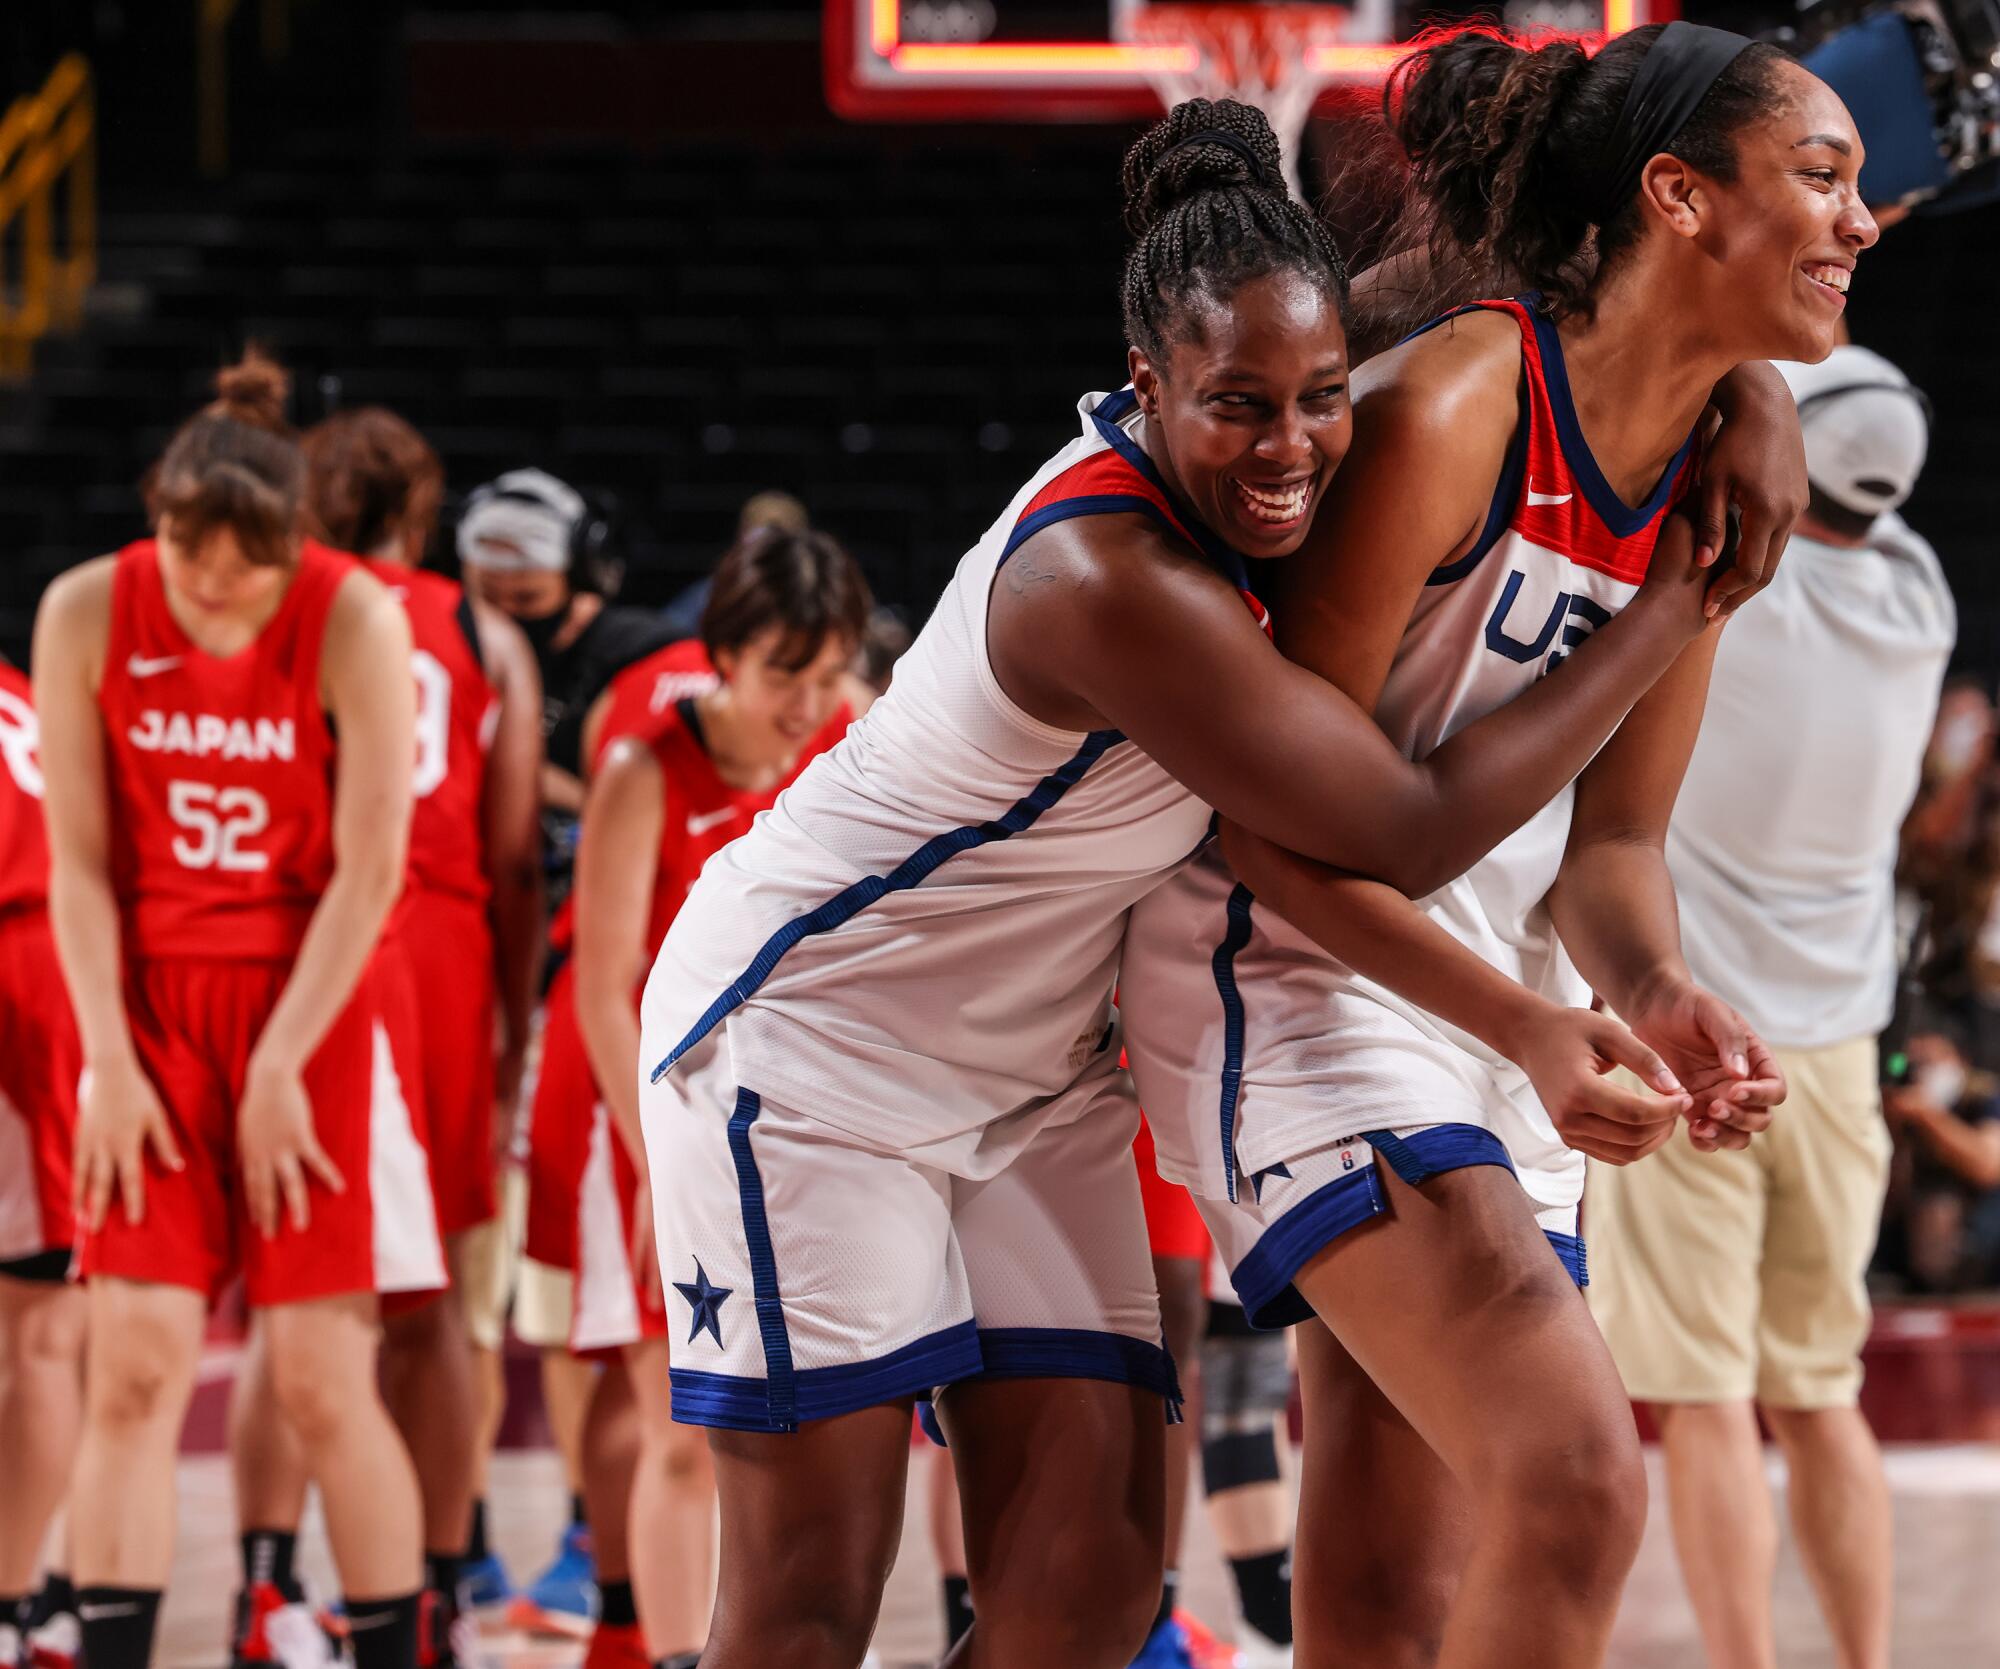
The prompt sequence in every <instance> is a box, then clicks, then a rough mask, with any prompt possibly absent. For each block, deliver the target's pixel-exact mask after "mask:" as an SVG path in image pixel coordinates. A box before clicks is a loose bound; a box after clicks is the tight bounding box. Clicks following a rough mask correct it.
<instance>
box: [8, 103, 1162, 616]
mask: <svg viewBox="0 0 2000 1669" xmlns="http://www.w3.org/2000/svg"><path fill="white" fill-rule="evenodd" d="M1121 137H1122V136H1121V135H1120V134H1118V133H1116V132H1113V131H1108V130H1101V129H1092V130H1070V129H1055V130H1017V131H1015V132H1013V133H1010V134H1009V135H1007V136H1006V145H1007V150H1006V152H1005V155H1004V161H1002V162H1000V163H998V164H996V159H995V156H994V154H993V151H992V149H991V147H990V145H981V144H975V143H973V142H971V141H970V140H967V139H963V138H960V139H955V140H953V141H951V142H950V143H938V142H937V136H936V135H932V134H926V133H912V134H909V135H905V136H903V137H902V138H901V140H900V141H899V142H898V143H896V144H894V145H892V146H888V147H885V146H883V145H882V144H881V143H880V142H879V136H875V135H867V134H862V135H857V136H855V137H852V138H849V137H846V136H842V135H833V136H829V137H824V138H814V139H813V140H811V141H810V142H809V143H808V142H805V141H798V140H788V141H785V142H783V143H782V145H781V146H780V147H778V148H763V149H754V148H750V147H747V146H741V147H732V146H730V145H726V144H722V143H719V142H715V141H709V142H704V143H700V144H691V145H687V146H684V147H680V148H675V149H672V150H668V151H664V152H661V153H659V154H654V155H647V156H635V155H633V154H632V153H630V152H629V151H618V152H611V151H589V150H579V151H575V152H571V153H568V154H565V155H563V156H562V157H561V158H560V159H559V160H548V159H546V158H542V159H538V160H537V161H535V162H534V163H533V164H532V165H527V166H524V165H523V164H522V162H521V161H520V159H519V158H518V157H511V156H508V155H505V154H503V153H500V152H498V151H495V150H491V149H476V148H441V147H437V146H424V147H415V148H411V149H407V150H403V151H400V152H397V153H393V154H368V153H357V148H356V145H355V142H354V141H352V140H348V139H333V138H327V137H317V136H314V135H312V134H306V135H303V136H299V137H296V138H294V139H293V140H291V141H289V142H288V143H287V145H286V148H285V152H284V154H283V156H282V158H274V159H270V160H267V161H265V162H263V163H261V164H258V165H252V166H247V167H245V168H243V169H241V170H240V171H239V173H238V174H237V176H236V177H235V178H234V179H233V180H232V181H231V182H229V184H228V185H227V186H226V187H225V188H224V189H223V190H222V191H221V192H219V193H218V192H216V191H214V190H210V191H208V192H206V193H205V194H204V195H203V197H202V198H201V201H202V203H203V207H202V208H201V209H200V210H199V212H195V211H193V210H192V209H189V208H185V207H182V206H180V205H179V204H177V203H176V202H174V201H173V200H172V195H173V194H171V193H167V194H164V195H163V194H162V193H160V192H157V191H150V190H149V191H148V192H146V193H145V195H144V196H143V198H141V197H140V196H138V195H137V194H133V195H125V196H121V195H120V194H118V193H117V192H116V191H114V192H113V194H112V196H111V200H110V202H109V203H108V205H107V210H106V213H105V214H104V217H103V224H102V235H103V244H104V257H103V276H104V280H105V288H104V290H103V292H102V299H101V303H100V305H99V306H98V307H97V308H95V309H94V316H93V320H92V323H91V325H90V327H89V328H88V329H87V330H86V332H85V333H84V334H83V335H82V336H81V337H78V338H72V339H69V340H51V341H50V342H48V343H46V344H45V345H44V348H43V351H42V356H41V364H40V367H39V369H38V371H37V375H36V377H35V380H34V382H33V384H32V385H31V387H30V388H29V390H28V391H27V392H26V393H24V394H17V395H15V396H12V397H11V404H9V405H7V406H6V407H4V408H0V456H3V455H4V454H5V453H8V452H12V453H14V454H15V455H16V456H17V457H18V458H20V459H22V460H23V461H24V462H25V461H27V460H32V463H33V467H32V469H28V468H22V469H19V470H15V469H0V548H5V549H7V550H8V551H9V552H10V553H13V554H14V556H15V560H16V562H17V563H18V564H20V566H19V567H17V568H16V583H13V584H10V585H9V587H8V588H7V597H8V601H9V603H10V604H11V603H12V602H13V600H14V599H15V598H20V599H22V605H21V607H20V608H11V607H10V608H9V610H8V611H7V612H5V613H4V614H0V647H4V648H11V649H12V650H13V651H15V652H18V651H19V650H20V649H22V648H23V647H25V639H26V635H27V630H28V625H29V622H28V619H27V618H26V615H25V612H24V610H25V607H26V606H27V603H28V601H29V600H31V599H32V598H33V597H34V595H35V594H36V592H37V591H38V590H39V589H40V586H41V584H42V583H43V582H44V581H45V579H46V578H47V577H48V575H49V574H52V573H54V572H56V571H58V570H59V569H61V568H63V567H66V566H68V565H69V564H71V563H73V562H75V561H77V560H79V559H80V558H82V557H85V556H88V555H91V554H94V553H96V552H99V551H103V550H107V549H110V548H113V547H114V546H115V545H117V544H119V543H120V542H122V541H123V540H125V539H127V538H130V537H132V536H133V535H134V533H135V532H136V530H137V529H138V526H139V505H138V498H137V494H136V490H135V486H134V483H135V482H136V480H137V477H138V476H139V474H140V473H141V471H142V470H143V468H144V467H145V465H146V463H147V462H148V461H149V460H150V459H151V458H152V457H153V456H154V455H155V453H156V451H157V448H158V446H159V445H160V443H161V442H162V441H163V440H164V439H165V436H166V434H167V430H168V426H169V425H170V424H171V423H172V421H174V420H175V419H176V418H177V417H179V416H180V415H182V414H184V413H185V411H186V410H187V409H188V407H189V405H190V403H191V402H193V401H195V400H197V399H198V398H199V396H200V395H201V393H202V391H203V388H204V386H205V379H206V378H207V377H208V375H209V374H210V373H211V372H212V371H213V369H214V367H215V366H216V365H217V364H218V363H220V362H221V360H222V358H223V356H224V355H225V354H227V353H229V352H231V351H232V350H233V349H234V348H235V347H236V345H237V344H238V343H239V341H240V340H241V339H242V338H243V337H244V336H245V335H250V336H255V337H257V338H260V339H261V340H263V341H264V342H265V343H267V344H268V345H269V346H270V347H271V348H272V349H273V350H274V351H275V352H276V353H277V354H278V355H279V356H280V357H281V358H283V359H284V360H286V361H287V362H288V363H290V364H291V365H292V366H293V368H294V369H295V371H296V372H297V373H298V400H297V404H298V417H299V420H300V421H302V422H309V421H311V420H312V419H314V418H315V417H317V416H319V415H321V413H322V412H323V411H324V410H325V409H326V408H327V404H328V399H329V397H330V396H332V395H333V393H334V390H335V389H336V387H337V398H338V399H340V400H341V401H344V402H347V403H357V402H364V401H380V402H383V403H386V404H389V405H392V406H395V407H396V408H398V409H399V410H401V411H402V412H404V413H405V414H406V415H407V416H409V417H410V418H411V419H412V420H413V421H415V422H416V423H418V424H419V425H420V426H422V427H423V428H425V429H426V430H427V431H428V432H429V433H430V434H431V435H432V437H433V438H434V440H435V441H436V443H437V444H438V446H439V448H440V449H441V451H442V452H443V454H444V456H445V460H446V464H447V468H448V470H449V472H450V479H451V482H452V484H453V485H454V486H456V487H458V488H461V489H462V488H465V487H469V486H471V485H473V484H474V483H476V482H478V481H479V480H482V479H484V478H486V477H488V476H490V475H492V474H494V473H496V472H498V471H500V470H502V469H506V468H510V467H514V466H517V465H520V464H524V463H529V462H533V463H537V464H540V465H543V466H545V467H547V468H550V469H553V470H556V471H558V472H559V473H562V474H565V475H568V476H570V477H571V478H572V479H574V480H576V481H578V482H579V483H582V484H586V485H588V486H590V487H593V488H596V489H600V490H603V491H607V492H609V493H611V494H612V495H614V496H615V499H616V502H617V503H618V505H619V507H620V509H621V511H622V514H623V519H624V521H625V523H626V524H627V528H628V533H627V546H628V554H629V556H630V560H631V569H632V576H631V581H630V584H629V590H630V592H631V594H633V595H634V596H636V597H638V598H640V599H642V600H664V599H665V598H666V597H668V596H670V595H671V594H672V593H673V592H674V591H675V590H676V589H678V587H679V585H680V584H682V583H684V582H685V581H687V580H691V579H693V578H694V577H696V576H697V575H698V574H699V573H701V572H704V571H705V570H706V569H707V567H708V566H709V565H710V564H711V563H712V561H713V560H714V557H715V555H716V553H717V552H718V551H719V550H720V549H721V547H722V545H723V544H725V543H726V542H727V539H728V537H729V535H730V532H731V530H732V528H733V525H734V517H735V512H736V509H737V506H738V505H739V504H740V503H741V502H742V500H743V499H744V498H745V497H747V496H748V495H749V494H751V493H753V492H756V491H758V490H760V489H763V488H768V487H783V488H786V489H788V490H790V491H793V492H796V493H798V494H799V495H800V496H801V497H803V498H804V499H805V500H806V502H807V504H808V505H809V506H810V508H811V509H812V511H813V513H814V515H815V516H816V517H817V518H818V519H820V520H821V521H822V522H823V523H824V524H825V525H826V526H828V527H830V528H831V529H833V530H834V531H835V532H837V533H838V534H840V535H841V536H842V537H844V538H846V539H847V540H848V541H849V542H850V543H851V544H852V545H853V546H854V548H855V549H856V551H857V553H858V554H860V555H861V556H862V557H863V559H864V561H865V562H866V563H867V565H868V567H869V571H870V574H871V577H872V578H873V579H874V581H875V583H876V585H877V587H878V589H879V590H880V591H881V592H882V594H883V595H884V596H886V597H887V598H889V599H891V600H903V601H907V602H909V603H910V604H911V605H912V606H913V607H914V608H916V609H917V611H918V612H919V613H920V614H921V612H922V611H923V610H924V609H926V608H927V607H928V605H929V602H930V599H931V597H932V596H933V595H934V594H935V590H936V586H937V584H938V583H939V581H940V580H941V579H942V577H943V573H944V572H945V571H946V569H947V568H948V565H949V563H950V562H951V561H952V560H953V559H954V558H955V557H956V555H957V553H958V552H959V551H961V550H962V549H963V548H964V547H965V546H966V545H967V544H968V543H969V542H970V541H971V540H972V539H973V538H974V537H976V536H977V534H978V533H979V532H980V531H981V530H982V529H983V528H984V527H985V525H986V524H987V523H988V522H989V521H990V520H991V519H992V518H993V517H994V516H995V515H997V514H998V513H999V511H1000V510H1001V508H1002V507H1003V506H1004V504H1005V501H1006V499H1007V497H1008V495H1009V494H1010V493H1011V492H1012V491H1013V489H1014V488H1015V487H1016V486H1017V485H1018V484H1019V483H1020V481H1021V480H1022V479H1023V478H1025V476H1026V475H1027V474H1028V473H1029V472H1030V471H1031V470H1032V469H1033V468H1034V466H1035V464H1036V463H1038V462H1039V461H1040V460H1041V459H1042V458H1043V457H1045V456H1046V455H1047V453H1048V452H1049V451H1050V450H1051V449H1052V448H1053V447H1054V446H1055V445H1057V444H1059V443H1060V440H1061V439H1062V437H1063V436H1064V435H1065V434H1066V433H1067V432H1068V431H1069V429H1070V426H1071V422H1072V418H1071V415H1070V413H1071V409H1072V407H1073V404H1074V401H1075V399H1076V397H1077V395H1078V394H1079V393H1081V392H1082V391H1083V390H1085V389H1087V388H1092V387H1096V388H1104V387H1109V386H1115V383H1116V381H1118V380H1120V379H1121V378H1122V374H1123V364H1122V348H1121V347H1120V341H1121V338H1120V335H1119V330H1118V322H1117V273H1118V263H1119V260H1120V254H1121V234H1120V231H1119V228H1118V226H1117V224H1116V217H1115V214H1114V213H1113V212H1111V211H1112V209H1113V207H1114V204H1115V193H1114V189H1113V188H1114V185H1115V180H1116V158H1117V149H1118V144H1119V141H1120V138H1121ZM357 187H358V188H357ZM218 198H220V199H221V200H222V201H223V202H224V203H225V204H226V206H223V207H218V206H216V205H217V202H218ZM193 200H194V197H193V193H192V192H190V193H188V201H190V202H192V201H193ZM1024 226H1034V227H1036V228H1037V229H1038V230H1037V235H1036V236H1035V237H1034V238H1033V239H1031V240H1030V239H1024V238H1023V236H1022V230H1021V229H1022V228H1023V227H1024ZM107 483H110V485H106V484H107Z"/></svg>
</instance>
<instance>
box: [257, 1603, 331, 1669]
mask: <svg viewBox="0 0 2000 1669" xmlns="http://www.w3.org/2000/svg"><path fill="white" fill-rule="evenodd" d="M264 1638H265V1640H266V1641H267V1642H268V1643H269V1645H270V1648H271V1657H272V1659H273V1661H274V1662H276V1663H277V1664H278V1665H280V1669H333V1665H334V1663H335V1662H336V1661H337V1660H336V1659H335V1657H334V1652H333V1642H332V1641H331V1640H329V1639H328V1638H327V1637H326V1630H325V1629H323V1628H321V1627H320V1626H319V1618H318V1617H317V1616H315V1615H314V1614H313V1608H312V1607H311V1606H310V1605H305V1604H301V1603H299V1602H297V1601H294V1602H292V1603H290V1604H287V1605H281V1606H279V1607H278V1608H277V1609H276V1610H275V1611H273V1612H272V1613H271V1614H270V1615H269V1616H268V1617H266V1618H265V1619H264Z"/></svg>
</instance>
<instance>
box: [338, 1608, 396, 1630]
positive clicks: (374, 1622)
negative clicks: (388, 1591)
mask: <svg viewBox="0 0 2000 1669" xmlns="http://www.w3.org/2000/svg"><path fill="white" fill-rule="evenodd" d="M395 1620H396V1613H395V1612H393V1611H377V1612H376V1613H374V1615H372V1616H363V1615H361V1614H360V1613H359V1612H354V1611H350V1612H349V1613H348V1614H347V1632H348V1633H349V1634H357V1633H366V1632H367V1631H368V1630H369V1629H371V1628H382V1627H384V1626H385V1625H387V1624H389V1623H393V1622H394V1621H395Z"/></svg>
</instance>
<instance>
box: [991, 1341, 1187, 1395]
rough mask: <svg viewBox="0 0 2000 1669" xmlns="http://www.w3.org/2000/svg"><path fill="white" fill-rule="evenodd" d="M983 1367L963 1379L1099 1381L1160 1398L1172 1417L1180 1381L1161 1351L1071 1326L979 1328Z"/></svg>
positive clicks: (1148, 1342) (1172, 1364)
mask: <svg viewBox="0 0 2000 1669" xmlns="http://www.w3.org/2000/svg"><path fill="white" fill-rule="evenodd" d="M979 1354H980V1355H981V1356H982V1357H983V1358H985V1363H986V1365H985V1366H984V1367H983V1368H980V1369H979V1370H978V1371H977V1372H975V1373H971V1374H966V1375H963V1376H962V1377H964V1378H967V1379H1102V1380H1107V1381H1109V1382H1110V1383H1111V1384H1113V1385H1136V1386H1138V1387H1139V1388H1140V1389H1141V1390H1143V1391H1151V1392H1153V1393H1155V1394H1156V1395H1158V1396H1161V1397H1164V1398H1165V1399H1166V1401H1167V1404H1168V1407H1169V1410H1170V1411H1171V1414H1172V1415H1173V1416H1174V1417H1178V1414H1179V1410H1180V1403H1181V1385H1180V1380H1179V1378H1178V1377H1177V1376H1176V1374H1175V1373H1174V1359H1173V1358H1172V1357H1171V1356H1169V1355H1168V1354H1167V1352H1166V1349H1165V1348H1164V1347H1163V1346H1161V1345H1157V1344H1154V1343H1152V1342H1150V1341H1149V1340H1146V1339H1135V1338H1133V1337H1132V1335H1131V1334H1129V1333H1108V1332H1094V1331H1091V1330H1088V1329H1085V1328H1077V1327H982V1328H980V1329H979Z"/></svg>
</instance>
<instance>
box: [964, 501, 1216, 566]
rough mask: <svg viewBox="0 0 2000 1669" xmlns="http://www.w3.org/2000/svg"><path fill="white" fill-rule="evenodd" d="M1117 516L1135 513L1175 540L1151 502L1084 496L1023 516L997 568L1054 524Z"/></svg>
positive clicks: (1172, 529) (1176, 534) (1177, 534)
mask: <svg viewBox="0 0 2000 1669" xmlns="http://www.w3.org/2000/svg"><path fill="white" fill-rule="evenodd" d="M1120 512H1136V513H1137V514H1139V515H1141V516H1145V517H1147V518H1148V519H1149V520H1152V521H1155V522H1157V523H1159V525H1160V527H1161V528H1162V529H1163V530H1165V531H1166V532H1168V533H1170V534H1172V535H1173V536H1174V537H1175V538H1176V539H1178V538H1179V537H1180V536H1181V533H1180V529H1179V528H1177V527H1175V526H1174V524H1173V523H1172V522H1171V521H1169V520H1168V519H1167V514H1166V512H1165V511H1164V510H1162V509H1161V508H1160V507H1159V506H1158V505H1157V504H1155V503H1154V502H1153V501H1152V500H1151V499H1150V498H1147V497H1145V496H1144V495H1143V494H1140V493H1084V494H1082V495H1081V496H1079V497H1077V498H1059V499H1057V500H1056V501H1055V503H1053V504H1044V505H1043V506H1042V507H1041V509H1039V510H1037V511H1036V512H1035V513H1034V514H1033V515H1032V516H1023V517H1022V518H1021V519H1020V520H1019V521H1018V522H1016V523H1015V524H1014V531H1013V532H1012V533H1010V534H1008V535H1007V543H1006V545H1005V546H1004V547H1003V548H1002V549H1001V552H1000V561H999V562H998V564H996V567H998V568H1004V567H1006V566H1007V558H1008V557H1010V556H1012V555H1013V554H1014V553H1015V552H1016V551H1017V550H1019V549H1020V548H1021V547H1022V546H1023V545H1024V544H1026V543H1027V542H1028V541H1029V540H1030V539H1032V538H1033V537H1034V536H1035V535H1036V534H1037V533H1039V532H1041V531H1042V529H1043V528H1045V527H1051V526H1053V525H1054V524H1055V523H1057V522H1066V521H1069V520H1070V519H1071V518H1072V517H1076V516H1110V515H1116V514H1118V513H1120Z"/></svg>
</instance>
